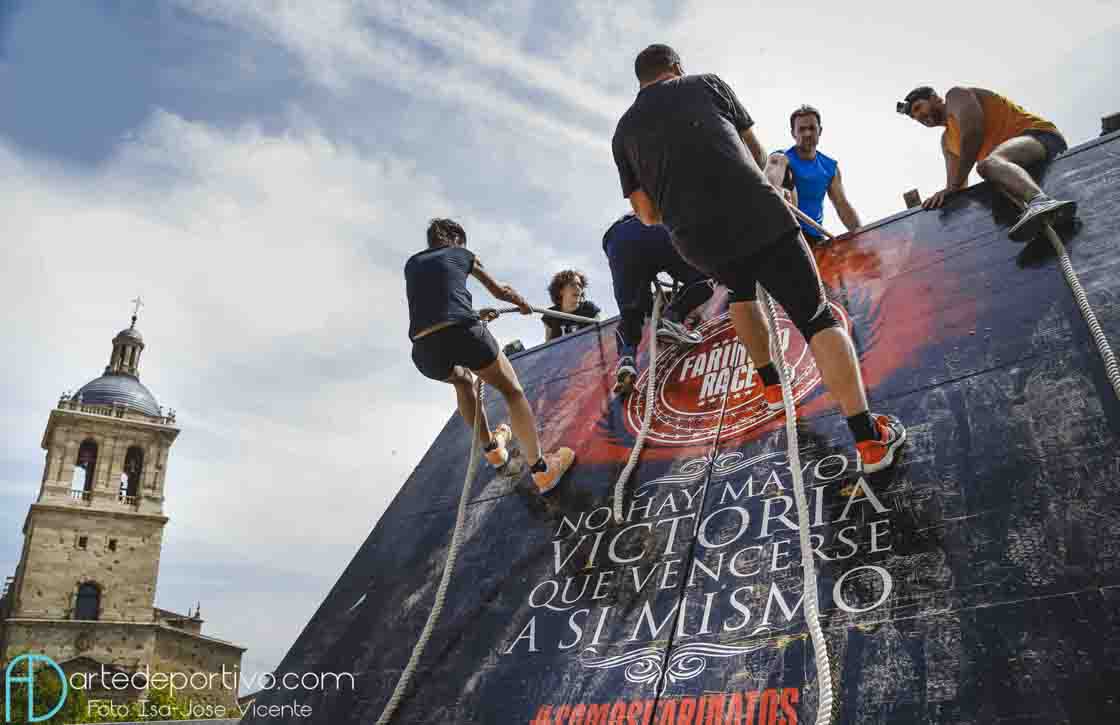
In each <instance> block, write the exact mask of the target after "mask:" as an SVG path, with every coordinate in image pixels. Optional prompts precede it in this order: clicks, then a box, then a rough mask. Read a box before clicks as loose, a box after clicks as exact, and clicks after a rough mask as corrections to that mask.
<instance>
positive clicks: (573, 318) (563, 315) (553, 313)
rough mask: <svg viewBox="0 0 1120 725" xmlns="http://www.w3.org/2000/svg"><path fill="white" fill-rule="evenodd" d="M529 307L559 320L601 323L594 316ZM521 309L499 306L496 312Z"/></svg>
mask: <svg viewBox="0 0 1120 725" xmlns="http://www.w3.org/2000/svg"><path fill="white" fill-rule="evenodd" d="M529 309H530V310H532V311H533V312H536V313H537V314H538V315H544V316H545V317H555V318H556V319H558V320H567V321H568V322H582V323H584V324H586V325H598V324H601V322H600V321H599V320H596V319H595V318H594V317H582V316H580V315H573V314H571V313H568V312H559V311H557V310H549V309H546V308H543V307H533V306H530V307H529ZM520 311H521V308H520V307H498V308H497V309H494V312H496V313H498V314H499V315H505V314H508V313H510V312H520Z"/></svg>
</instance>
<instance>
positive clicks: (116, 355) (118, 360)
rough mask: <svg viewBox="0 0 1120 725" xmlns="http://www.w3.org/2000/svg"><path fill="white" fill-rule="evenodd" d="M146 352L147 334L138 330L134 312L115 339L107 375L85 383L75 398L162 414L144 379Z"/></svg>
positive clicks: (146, 413) (147, 413) (151, 413)
mask: <svg viewBox="0 0 1120 725" xmlns="http://www.w3.org/2000/svg"><path fill="white" fill-rule="evenodd" d="M143 351H144V337H143V336H142V335H141V334H140V331H139V330H137V329H136V315H135V314H133V315H132V324H130V325H129V326H128V327H127V328H126V329H124V330H121V331H120V332H118V333H117V334H116V336H115V337H114V338H113V352H112V354H111V355H110V356H109V364H108V365H106V366H105V372H104V374H102V376H101V377H99V378H97V379H96V380H91V381H90V382H88V383H86V384H85V385H83V386H82V387H81V388H80V389H79V390H78V392H77V393H76V395H75V397H76V398H78V399H79V400H81V402H82V403H83V404H84V405H119V406H122V407H125V408H130V409H132V410H134V411H137V412H140V413H144V414H145V415H150V416H153V417H156V416H159V415H160V407H159V403H157V402H156V399H155V396H154V395H152V393H151V391H150V390H148V389H147V388H146V387H144V385H143V383H141V382H140V354H141V353H142V352H143Z"/></svg>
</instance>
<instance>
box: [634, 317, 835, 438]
mask: <svg viewBox="0 0 1120 725" xmlns="http://www.w3.org/2000/svg"><path fill="white" fill-rule="evenodd" d="M830 304H832V311H833V313H834V314H835V315H836V319H837V320H840V322H841V324H842V325H844V327H845V328H847V329H848V330H849V331H850V330H851V328H852V323H851V319H850V318H849V317H848V314H847V313H846V312H845V311H844V308H842V307H841V306H840V305H837V304H835V303H830ZM777 321H778V330H777V335H778V340H779V342H780V344H781V349H782V358H783V360H784V362H785V365H786V371H787V373H788V374H789V375H790V385H791V387H792V388H793V399H794V403H795V404H796V403H799V402H801V400H803V399H804V398H805V396H807V395H809V393H811V392H813V390H815V389H816V387H817V386H818V385H820V382H821V375H820V372H819V371H818V370H817V365H816V363H815V362H814V361H813V356H812V354H811V353H810V352H809V346H808V345H807V344H806V343H805V339H804V338H803V337H802V336H801V333H800V332H798V331H797V329H796V328H795V327H794V326H793V322H792V321H791V320H790V319H789V317H787V316H786V314H785V313H784V312H783V311H781V310H780V308H779V311H778V314H777ZM696 331H697V332H699V333H700V334H701V335H702V336H703V341H702V342H701V343H700V344H698V345H695V346H693V347H691V348H682V347H679V346H673V347H670V348H669V349H667V350H664V351H663V352H661V353H659V354H658V356H657V370H656V376H655V378H654V390H655V394H654V407H653V416H652V418H651V420H650V430H649V434H648V437H647V440H649V441H652V442H655V443H660V444H662V445H669V446H690V445H696V444H698V443H706V442H709V441H712V440H714V439H715V437H716V433H717V432H718V431H719V424H720V416H721V415H722V416H723V430H722V433H721V434H720V435H721V438H722V439H723V440H728V439H733V438H736V437H738V436H741V435H744V434H746V433H749V432H750V431H752V430H754V429H756V428H758V427H759V426H761V425H762V424H764V423H766V422H767V421H770V420H773V419H774V418H777V417H778V416H780V415H782V411H780V410H777V411H772V410H770V409H769V408H767V407H766V401H765V399H764V398H763V396H762V385H761V384H760V381H759V380H758V377H757V376H756V375H755V373H754V370H755V368H754V363H753V361H751V359H750V357H749V356H748V355H747V351H746V348H744V347H743V345H742V343H740V342H739V340H738V338H737V337H736V335H735V328H734V327H732V325H731V318H730V317H729V316H728V315H721V316H720V317H717V318H715V319H714V320H709V321H707V322H705V323H704V324H702V325H701V326H700V327H698V328H696ZM648 384H649V370H648V369H647V370H645V371H643V372H642V374H641V376H640V377H639V378H638V382H637V384H636V385H635V386H634V392H633V393H632V394H631V395H630V396H629V399H628V400H627V403H626V425H627V427H628V428H629V429H630V430H631V432H633V433H634V434H637V432H638V431H640V430H641V428H642V419H643V417H644V415H645V404H646V389H647V388H646V386H647V385H648ZM725 396H726V398H727V405H726V410H724V397H725Z"/></svg>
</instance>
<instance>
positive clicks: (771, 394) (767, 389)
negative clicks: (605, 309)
mask: <svg viewBox="0 0 1120 725" xmlns="http://www.w3.org/2000/svg"><path fill="white" fill-rule="evenodd" d="M754 376H755V378H756V379H757V381H758V382H757V383H756V384H757V385H761V386H762V396H763V397H764V398H766V408H767V409H768V410H782V409H783V408H785V404H784V403H782V384H781V383H777V384H775V385H767V384H766V383H764V382H763V381H762V376H761V375H759V374H758V371H757V370H756V371H755V373H754Z"/></svg>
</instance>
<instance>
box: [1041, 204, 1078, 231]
mask: <svg viewBox="0 0 1120 725" xmlns="http://www.w3.org/2000/svg"><path fill="white" fill-rule="evenodd" d="M1076 215H1077V202H1076V201H1067V202H1065V203H1063V204H1062V205H1061V206H1059V207H1057V208H1055V209H1054V210H1053V211H1050V212H1047V213H1046V214H1044V215H1043V217H1044V219H1045V220H1046V221H1047V222H1049V224H1050V226H1053V227H1060V226H1064V225H1066V224H1069V223H1070V222H1071V221H1073V218H1074V217H1075V216H1076Z"/></svg>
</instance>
